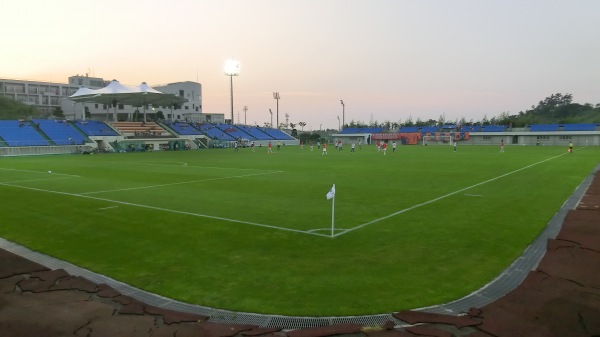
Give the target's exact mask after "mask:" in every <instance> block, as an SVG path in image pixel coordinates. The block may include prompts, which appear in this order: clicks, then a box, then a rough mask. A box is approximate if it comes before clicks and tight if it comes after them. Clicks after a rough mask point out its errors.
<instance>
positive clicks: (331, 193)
mask: <svg viewBox="0 0 600 337" xmlns="http://www.w3.org/2000/svg"><path fill="white" fill-rule="evenodd" d="M333 197H335V184H333V186H332V187H331V189H330V190H329V192H327V200H329V199H331V198H333Z"/></svg>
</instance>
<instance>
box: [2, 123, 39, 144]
mask: <svg viewBox="0 0 600 337" xmlns="http://www.w3.org/2000/svg"><path fill="white" fill-rule="evenodd" d="M0 137H2V139H4V141H5V142H6V144H7V145H8V146H47V145H50V143H48V141H47V140H46V139H45V138H44V136H42V135H41V134H40V133H39V132H38V131H37V130H36V128H35V127H34V126H33V125H32V124H31V123H30V122H24V121H18V120H0Z"/></svg>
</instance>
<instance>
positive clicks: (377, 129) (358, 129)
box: [340, 128, 383, 134]
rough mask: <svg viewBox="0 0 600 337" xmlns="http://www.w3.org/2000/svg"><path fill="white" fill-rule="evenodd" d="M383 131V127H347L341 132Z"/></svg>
mask: <svg viewBox="0 0 600 337" xmlns="http://www.w3.org/2000/svg"><path fill="white" fill-rule="evenodd" d="M381 131H383V128H345V129H343V130H342V131H341V132H340V133H341V134H352V133H379V132H381Z"/></svg>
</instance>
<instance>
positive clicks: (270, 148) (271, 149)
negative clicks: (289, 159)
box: [267, 142, 273, 154]
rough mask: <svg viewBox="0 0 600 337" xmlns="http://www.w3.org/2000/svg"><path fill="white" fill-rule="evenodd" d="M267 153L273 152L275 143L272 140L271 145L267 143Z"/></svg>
mask: <svg viewBox="0 0 600 337" xmlns="http://www.w3.org/2000/svg"><path fill="white" fill-rule="evenodd" d="M267 153H268V154H271V153H273V144H271V142H269V145H267Z"/></svg>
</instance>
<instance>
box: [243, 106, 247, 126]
mask: <svg viewBox="0 0 600 337" xmlns="http://www.w3.org/2000/svg"><path fill="white" fill-rule="evenodd" d="M243 110H244V125H248V124H246V112H248V106H247V105H244V109H243Z"/></svg>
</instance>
